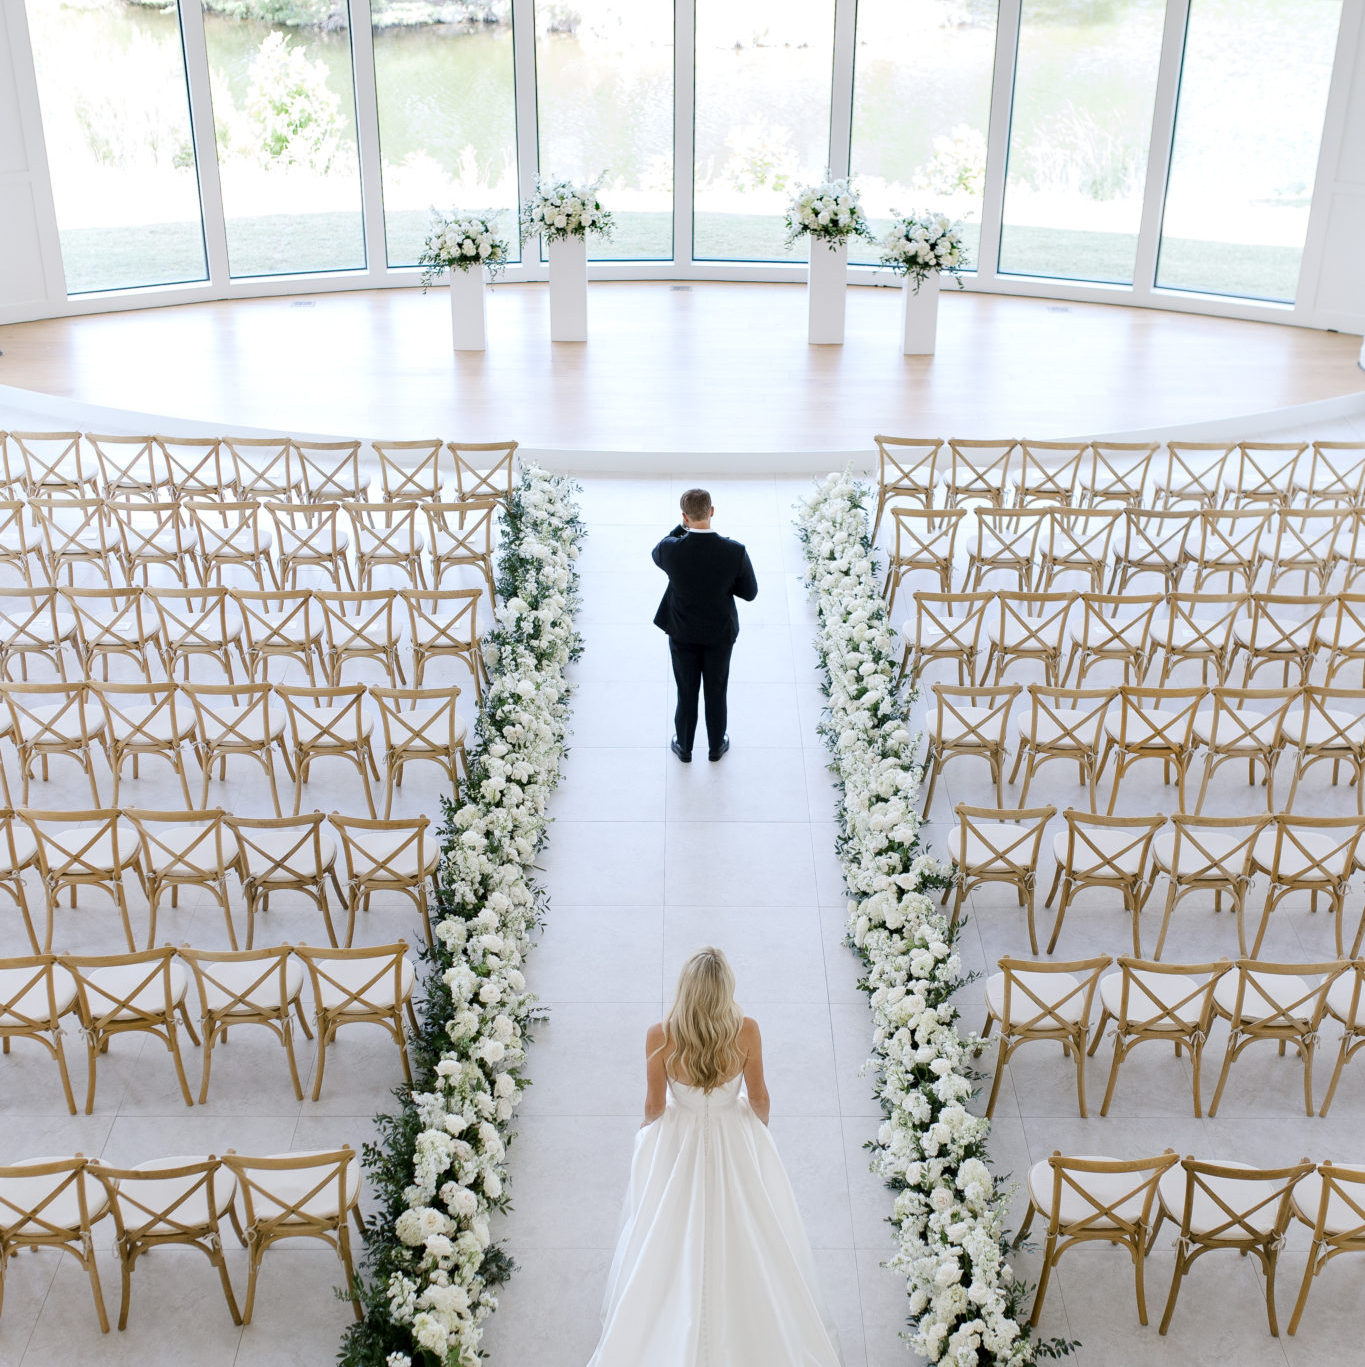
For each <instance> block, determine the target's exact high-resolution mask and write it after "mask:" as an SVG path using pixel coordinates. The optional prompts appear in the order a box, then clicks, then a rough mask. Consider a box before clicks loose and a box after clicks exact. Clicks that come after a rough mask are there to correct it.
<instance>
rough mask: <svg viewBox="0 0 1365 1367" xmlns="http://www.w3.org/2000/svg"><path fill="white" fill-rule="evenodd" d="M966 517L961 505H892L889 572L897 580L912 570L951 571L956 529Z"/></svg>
mask: <svg viewBox="0 0 1365 1367" xmlns="http://www.w3.org/2000/svg"><path fill="white" fill-rule="evenodd" d="M966 516H967V510H966V509H965V508H907V507H893V508H892V509H891V517H892V521H893V522H894V524H895V528H896V539H895V543H894V547H893V549H892V552H891V570H892V573H893V574H895V575H896V576H897V578H898V579H899V578H900V577H901V576H902V575H904V574H905V573H906V572H907V571H909V570H916V569H923V570H931V571H933V572H934V573H936V574H941V573H944V572H947V573H951V570H952V565H953V557H954V555H955V554H956V551H957V534H958V529H959V528H960V527H961V526H962V519H963V518H964V517H966Z"/></svg>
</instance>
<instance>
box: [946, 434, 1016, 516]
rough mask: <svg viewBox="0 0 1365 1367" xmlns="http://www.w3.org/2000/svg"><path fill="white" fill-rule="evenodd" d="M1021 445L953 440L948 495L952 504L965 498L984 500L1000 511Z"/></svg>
mask: <svg viewBox="0 0 1365 1367" xmlns="http://www.w3.org/2000/svg"><path fill="white" fill-rule="evenodd" d="M1018 445H1019V443H1018V442H1017V441H1016V440H1015V439H1014V438H1013V437H1011V438H1009V439H1008V440H992V441H963V440H956V439H955V440H951V441H949V443H948V449H949V451H950V452H951V453H952V459H951V461H950V463H949V466H948V479H947V483H946V486H945V487H946V492H947V496H948V502H949V503H950V504H955V503H960V502H961V501H962V500H963V499H964V498H984V499H986V500H987V501H988V502H991V503H994V504H995V505H996V506H997V507H998V506H999V505H1000V504H1002V503H1004V501H1005V491H1006V489H1008V488H1009V483H1010V474H1011V470H1010V466H1011V464H1012V457H1013V455H1014V452H1015V449H1016V448H1017V447H1018Z"/></svg>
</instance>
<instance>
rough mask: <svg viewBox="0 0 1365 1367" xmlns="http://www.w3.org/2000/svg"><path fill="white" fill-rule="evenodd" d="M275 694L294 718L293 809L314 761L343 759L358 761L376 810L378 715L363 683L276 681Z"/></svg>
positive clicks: (371, 805)
mask: <svg viewBox="0 0 1365 1367" xmlns="http://www.w3.org/2000/svg"><path fill="white" fill-rule="evenodd" d="M275 693H276V696H277V697H278V698H279V699H280V701H281V702H282V703H283V704H284V710H285V716H286V718H287V719H288V722H289V734H290V739H291V748H292V750H293V766H294V815H295V816H298V814H299V809H300V807H301V806H302V805H303V785H304V784H305V783H307V782H308V778H309V774H310V773H311V771H312V767H313V762H314V761H315V760H319V759H341V760H345V761H346V762H347V763H348V764H353V765H354V766H355V768H356V770H357V772H358V773H359V775H360V787H361V789H362V791H363V792H364V794H365V806H366V808H367V809H368V810H369V813H370V815H371V816H373V815H374V814H375V808H374V794H373V793H372V792H371V790H370V777H371V775H373V777H374V779H375V781H376V782H377V781H378V779H379V769H378V766H377V765H376V764H375V759H374V747H373V745H372V744H371V740H370V737H371V735H372V734H373V732H374V719H373V718H372V717H370V716H369V715H368V714H367V713H366V711H365V698H366V696H367V694H366V689H365V685H364V684H350V685H347V686H345V687H338V688H325V687H323V688H318V687H313V686H312V685H284V684H277V685H276V687H275Z"/></svg>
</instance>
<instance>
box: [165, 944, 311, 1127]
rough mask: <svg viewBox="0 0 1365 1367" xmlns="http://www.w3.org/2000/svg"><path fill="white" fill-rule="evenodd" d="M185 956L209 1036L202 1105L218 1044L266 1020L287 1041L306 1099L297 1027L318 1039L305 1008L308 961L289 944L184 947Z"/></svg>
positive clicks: (293, 1074) (299, 1093) (297, 1090)
mask: <svg viewBox="0 0 1365 1367" xmlns="http://www.w3.org/2000/svg"><path fill="white" fill-rule="evenodd" d="M180 957H181V958H182V959H183V960H184V961H185V962H186V963H187V964H188V965H189V967H190V972H191V973H192V974H193V975H194V985H195V992H196V993H197V995H198V1000H199V1022H200V1028H201V1030H202V1031H203V1036H204V1073H203V1078H202V1080H201V1082H200V1084H199V1104H200V1105H201V1106H202V1105H203V1104H204V1103H205V1102H206V1101H207V1100H208V1095H209V1074H210V1072H211V1070H212V1067H213V1046H214V1045H215V1044H217V1043H218V1041H219V1040H222V1039H226V1038H227V1032H228V1030H229V1029H236V1028H237V1027H238V1026H239V1025H261V1026H264V1027H265V1028H266V1029H267V1030H269V1031H270V1033H271V1034H272V1035H274V1036H275V1038H276V1039H278V1040H279V1042H280V1043H281V1044H282V1045H283V1046H284V1052H285V1057H286V1058H287V1059H288V1060H289V1080H290V1082H291V1083H292V1084H293V1087H294V1095H295V1096H296V1097H297V1098H298V1099H299V1100H300V1101H302V1100H303V1084H302V1082H301V1081H300V1080H299V1067H298V1059H297V1057H296V1056H295V1053H294V1028H293V1022H292V1019H291V1017H297V1019H298V1022H299V1028H300V1029H302V1031H303V1033H304V1035H305V1036H307V1038H309V1039H312V1038H313V1031H312V1029H311V1027H310V1026H309V1024H308V1016H307V1014H306V1013H305V1012H304V1009H303V979H304V973H303V964H302V963H301V962H300V960H298V959H297V958H295V957H294V953H293V950H292V949H291V948H290V946H289V945H272V946H270V947H269V948H267V949H240V950H239V949H237V947H236V945H235V944H234V946H233V948H232V950H231V951H224V950H204V949H189V948H183V947H182V948H181V950H180Z"/></svg>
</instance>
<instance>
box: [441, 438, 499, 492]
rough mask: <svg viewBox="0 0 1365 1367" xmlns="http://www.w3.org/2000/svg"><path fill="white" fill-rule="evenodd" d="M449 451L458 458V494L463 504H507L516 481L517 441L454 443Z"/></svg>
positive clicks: (456, 470)
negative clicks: (476, 502)
mask: <svg viewBox="0 0 1365 1367" xmlns="http://www.w3.org/2000/svg"><path fill="white" fill-rule="evenodd" d="M446 449H447V450H448V451H449V452H450V454H451V455H452V456H454V457H455V492H456V495H457V497H458V498H459V500H460V501H461V502H463V503H468V502H471V501H475V500H482V499H493V500H496V501H497V502H499V503H501V504H503V506H504V507H505V506H506V505H507V503H508V502H509V501H510V499H511V497H512V487H513V485H514V484H515V483H516V478H517V468H516V455H517V443H516V442H514V441H451V442H447V443H446Z"/></svg>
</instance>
